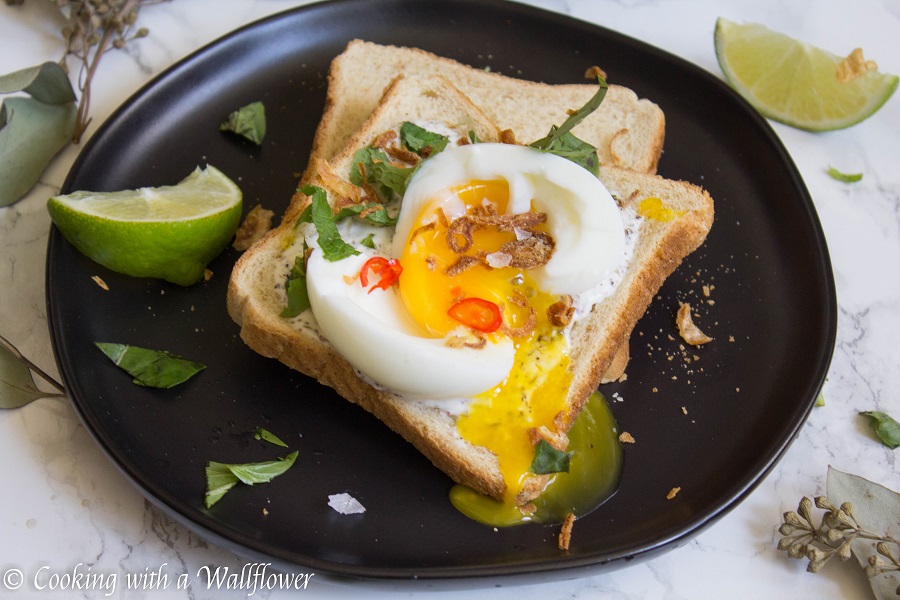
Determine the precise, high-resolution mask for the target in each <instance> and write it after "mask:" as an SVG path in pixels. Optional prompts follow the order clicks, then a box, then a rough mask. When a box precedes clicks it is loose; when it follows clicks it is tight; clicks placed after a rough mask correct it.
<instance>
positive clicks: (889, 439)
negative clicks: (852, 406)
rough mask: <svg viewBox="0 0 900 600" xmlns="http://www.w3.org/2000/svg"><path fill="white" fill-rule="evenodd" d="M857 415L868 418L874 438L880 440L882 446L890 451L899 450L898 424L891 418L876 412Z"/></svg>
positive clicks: (899, 433) (899, 432)
mask: <svg viewBox="0 0 900 600" xmlns="http://www.w3.org/2000/svg"><path fill="white" fill-rule="evenodd" d="M859 414H861V415H863V416H866V417H869V419H870V421H869V424H870V425H871V426H872V431H873V432H875V436H876V437H878V439H879V440H881V443H882V444H884V445H885V446H887V447H888V448H890V449H892V450H895V449H897V448H900V423H898V422H897V421H896V420H895V419H894V418H893V417H891V416H890V415H889V414H887V413H883V412H880V411H877V410H873V411H868V412H861V413H859Z"/></svg>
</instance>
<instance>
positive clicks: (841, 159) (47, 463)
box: [0, 0, 900, 599]
mask: <svg viewBox="0 0 900 600" xmlns="http://www.w3.org/2000/svg"><path fill="white" fill-rule="evenodd" d="M302 3H303V2H299V1H292V0H218V1H217V2H215V3H213V2H203V1H201V0H176V1H174V2H171V3H168V4H161V5H156V6H152V7H149V8H146V9H145V10H144V11H143V13H142V14H141V22H142V23H143V24H144V25H146V26H148V27H149V28H150V30H151V35H150V37H148V38H146V39H144V40H142V41H140V42H139V43H137V44H134V45H133V46H132V47H131V48H130V49H129V50H128V51H127V52H117V53H112V54H110V55H109V56H107V57H106V58H104V61H103V64H102V66H101V69H100V72H99V74H98V76H97V78H96V83H95V85H96V88H95V89H96V91H95V96H94V98H95V100H94V103H93V110H92V112H93V115H94V119H95V121H94V123H95V125H94V126H92V127H91V129H90V130H89V133H92V132H93V131H95V130H96V124H98V123H100V122H102V121H103V120H104V119H105V118H106V117H107V116H108V115H109V114H110V112H111V111H112V110H113V109H114V108H115V107H116V106H117V105H118V104H119V103H121V102H122V101H123V100H125V99H126V98H127V97H128V96H129V95H130V94H131V93H132V92H134V91H135V90H136V89H137V88H138V87H139V86H140V85H142V84H143V83H144V82H146V81H147V80H149V79H150V78H151V77H152V76H154V75H156V74H158V73H159V72H160V71H162V70H164V69H165V68H166V67H168V66H169V65H171V64H172V63H173V62H174V61H176V60H178V59H179V58H181V57H183V56H184V55H186V54H187V53H189V52H191V51H192V50H194V49H196V48H198V47H199V46H201V45H203V44H205V43H207V42H209V41H211V40H213V39H215V38H217V37H218V36H220V35H222V34H225V33H227V32H228V31H229V30H231V29H233V28H235V27H238V26H240V25H242V24H245V23H248V22H250V21H252V20H255V19H257V18H260V17H263V16H265V15H267V14H271V13H274V12H278V11H281V10H284V9H287V8H289V7H292V6H295V5H298V4H302ZM529 3H530V4H533V5H536V6H541V7H544V8H547V9H549V10H552V11H558V12H562V13H567V14H571V15H573V16H576V17H578V18H581V19H585V20H588V21H593V22H596V23H599V24H602V25H605V26H607V27H611V28H613V29H617V30H619V31H622V32H623V33H626V34H628V35H631V36H634V37H636V38H639V39H642V40H644V41H646V42H649V43H651V44H653V45H656V46H659V47H662V48H664V49H666V50H669V51H671V52H673V53H675V54H677V55H679V56H682V57H684V58H686V59H687V60H689V61H692V62H694V63H696V64H698V65H699V66H701V67H703V68H705V69H707V70H709V71H710V72H712V73H715V74H716V75H719V76H720V73H719V69H718V66H717V63H716V59H715V55H714V52H713V45H712V31H713V26H714V23H715V20H716V18H717V17H718V16H725V17H728V18H731V19H732V20H737V21H755V22H762V23H766V24H768V25H770V26H771V27H773V28H776V29H780V30H782V31H784V32H786V33H789V34H792V35H794V36H796V37H800V38H803V39H805V40H807V41H809V42H812V43H814V44H817V45H820V46H824V47H827V48H829V49H831V50H833V51H835V52H849V51H850V50H851V49H853V48H854V47H856V46H863V48H864V49H865V51H866V56H867V57H868V58H874V59H876V60H877V61H878V63H879V65H880V67H881V70H883V71H887V72H891V73H900V2H898V0H856V1H854V2H849V1H846V0H845V1H838V0H797V1H793V2H784V1H783V0H618V1H615V0H529ZM54 11H55V9H54V8H53V7H52V6H50V4H49V3H47V2H42V1H40V0H29V1H28V2H26V3H25V4H24V6H21V7H9V6H6V5H5V3H4V4H3V5H0V73H6V72H10V71H12V70H15V69H17V68H23V67H27V66H31V65H34V64H38V63H40V62H41V61H45V60H55V59H57V58H58V56H59V51H60V48H61V43H60V41H59V39H58V38H57V29H58V25H57V24H55V23H56V22H55V21H54V20H53V16H54ZM775 130H776V132H777V133H778V135H779V136H780V137H781V139H782V140H783V142H784V143H785V145H786V146H787V148H788V150H789V152H790V153H791V155H792V157H793V158H794V160H795V161H796V163H797V165H798V167H799V169H800V171H801V173H802V175H803V177H804V179H805V182H806V184H807V186H808V188H809V190H810V192H811V194H812V197H813V198H814V201H815V204H816V208H817V210H818V213H819V216H820V218H821V221H822V225H823V227H824V230H825V233H826V236H827V240H828V244H829V249H830V252H831V258H832V262H833V266H834V273H835V279H836V282H837V292H838V300H839V304H840V313H839V327H838V340H837V349H836V353H835V356H834V360H833V363H832V366H831V371H830V374H829V378H828V381H827V383H826V386H825V389H824V394H825V398H826V400H827V406H825V407H824V408H818V409H816V410H814V411H813V414H812V416H811V417H810V419H809V421H808V423H807V424H806V425H805V426H804V427H803V430H802V432H801V433H800V435H799V437H798V439H797V440H796V442H795V443H794V444H793V445H792V446H791V448H790V450H789V451H788V453H787V455H786V456H785V457H784V459H783V460H782V461H781V462H780V464H779V465H778V466H777V467H776V468H775V469H774V471H773V472H772V473H771V474H770V475H769V476H768V477H767V478H766V479H765V480H764V481H763V482H762V483H761V485H760V486H759V487H758V488H757V489H756V490H755V491H754V492H753V493H752V494H751V495H750V496H749V498H747V500H746V501H745V502H743V503H742V504H741V505H740V506H738V507H737V508H736V509H734V510H733V511H732V512H730V513H729V514H728V515H726V516H725V517H724V518H722V519H721V520H720V521H718V522H717V523H716V524H715V525H713V526H712V527H711V528H709V529H708V530H706V531H705V532H704V533H702V534H701V535H700V536H699V537H697V538H696V539H695V540H693V541H691V542H690V543H688V544H687V545H685V546H684V547H682V548H679V549H677V550H675V551H672V552H670V553H668V554H665V555H663V556H661V557H659V558H657V559H655V560H652V561H649V562H645V563H642V564H638V565H634V566H630V567H628V568H623V569H620V570H617V571H614V572H612V573H609V574H604V575H600V576H595V577H590V578H584V579H579V580H575V581H569V582H563V583H552V584H537V585H529V586H524V587H501V588H488V589H485V590H482V591H480V592H479V593H478V596H479V597H482V598H494V599H507V598H517V599H526V598H542V599H547V598H560V599H561V598H594V597H600V596H602V597H608V598H620V599H626V598H628V599H639V598H640V599H643V598H686V599H700V598H720V597H728V598H760V597H766V598H773V599H774V598H823V599H824V598H867V597H869V596H870V591H869V588H868V584H867V582H866V581H865V578H864V577H863V575H862V573H861V571H860V570H859V569H858V568H857V567H856V566H855V565H853V564H850V563H847V564H833V565H830V566H829V567H828V568H826V569H825V571H824V572H822V573H820V574H818V575H810V574H807V573H805V572H804V566H805V565H804V564H803V563H801V562H799V561H792V560H788V559H786V558H785V557H784V555H783V554H780V553H778V552H776V551H775V549H774V546H775V542H776V540H777V537H778V536H777V533H776V531H775V530H776V528H777V526H778V524H779V519H780V515H781V513H782V512H783V511H785V510H789V509H794V508H795V506H796V503H797V501H798V500H799V499H800V497H801V496H803V495H815V494H820V493H823V491H824V476H825V473H826V469H827V467H828V465H829V464H832V465H834V466H835V467H837V468H839V469H841V470H844V471H849V472H852V473H856V474H859V475H862V476H865V477H868V478H870V479H873V480H876V481H879V482H881V483H883V484H884V485H887V486H888V487H891V488H892V489H895V490H900V469H898V464H897V457H898V455H897V451H891V450H889V449H887V448H885V447H883V446H881V445H879V444H877V443H876V442H874V441H873V440H872V438H871V437H870V436H869V435H868V434H867V432H866V428H865V424H864V423H863V422H862V421H861V419H860V418H859V417H857V412H858V411H861V410H876V409H880V410H885V411H888V412H893V413H894V414H895V415H897V414H900V393H898V390H900V344H898V340H900V168H898V167H897V165H898V164H900V163H898V160H900V159H898V157H900V97H894V98H893V99H892V100H891V101H890V102H889V103H888V104H887V105H886V106H885V107H884V108H883V109H882V110H881V111H880V112H879V113H878V114H877V115H876V116H875V117H873V118H871V119H870V120H868V121H866V122H864V123H862V124H860V125H858V126H856V127H853V128H851V129H848V130H844V131H840V132H834V133H828V134H820V135H816V134H810V133H804V132H801V131H797V130H793V129H791V128H788V127H784V126H780V125H777V124H776V125H775ZM77 152H78V148H74V147H70V148H69V149H67V150H66V151H64V152H63V153H61V154H60V155H59V156H58V157H57V158H56V160H55V161H54V162H53V163H52V165H51V166H50V168H49V169H48V170H47V171H46V173H45V174H44V177H43V178H42V180H41V182H40V184H39V185H38V186H37V187H36V188H35V189H34V190H33V192H32V193H31V194H30V195H29V196H28V197H27V198H26V199H24V200H23V201H21V202H19V203H18V204H16V205H14V206H12V207H9V208H2V209H0V307H2V309H0V334H2V335H3V336H4V337H6V338H7V339H9V340H10V341H12V342H13V343H14V344H15V345H16V346H17V347H18V348H19V349H20V350H21V351H22V352H24V353H25V354H26V355H28V356H29V357H31V358H32V359H33V360H34V361H35V362H36V363H38V364H39V365H40V366H41V367H43V368H44V369H46V370H47V371H48V372H50V373H54V374H55V372H56V369H55V365H54V363H53V358H52V354H51V349H50V342H49V338H48V332H47V322H46V318H47V315H46V309H45V305H44V277H43V272H44V259H45V254H46V245H47V234H48V230H49V227H50V219H49V217H48V215H47V212H46V210H45V208H44V203H45V201H46V198H47V196H49V195H50V194H52V193H53V192H55V191H57V190H58V189H59V187H60V185H61V184H62V182H63V179H64V177H65V175H66V173H67V171H68V169H69V168H70V166H71V164H72V161H73V160H74V158H75V156H76V154H77ZM827 165H835V166H836V167H839V168H841V169H842V170H844V171H848V172H856V171H861V172H863V173H864V174H865V175H864V178H863V180H862V181H861V182H859V183H857V184H853V185H847V184H843V183H839V182H837V181H834V180H833V179H830V178H829V177H828V176H827V175H826V174H825V173H824V168H825V167H826V166H827ZM0 456H2V459H0V481H2V482H3V483H2V492H0V572H2V573H4V574H5V573H7V571H8V570H9V569H20V570H21V571H22V573H23V574H24V575H25V578H26V582H25V585H24V586H23V587H22V588H21V589H20V590H19V595H22V596H26V597H34V598H40V597H43V596H45V595H48V594H49V596H50V597H60V598H63V597H66V598H67V597H82V596H86V597H98V598H99V597H103V596H104V595H105V594H106V591H105V590H102V589H101V590H94V591H92V592H87V593H82V592H81V591H76V590H69V591H56V592H50V591H47V590H44V591H39V590H36V589H34V586H33V585H32V580H33V577H34V575H35V574H36V573H37V572H38V571H39V570H40V569H41V568H42V567H44V568H45V569H44V571H43V572H44V573H61V574H62V573H66V572H69V573H71V572H72V570H73V569H75V568H76V565H78V564H79V563H83V566H82V567H80V568H81V569H82V570H86V569H87V566H88V565H89V566H90V567H91V569H92V571H93V572H94V573H114V572H117V573H119V577H120V583H119V586H118V589H117V590H116V594H115V596H116V597H127V598H144V597H148V598H149V597H156V596H157V595H163V596H164V597H171V598H207V597H245V596H247V593H248V592H247V590H242V591H231V592H225V591H220V592H219V593H213V592H210V591H207V590H206V589H205V586H202V585H199V584H196V583H195V584H194V585H193V586H192V587H191V588H190V589H188V590H175V589H173V588H174V587H175V586H174V585H171V586H170V589H169V590H168V591H167V592H165V593H162V594H161V593H149V592H141V591H125V590H124V589H122V588H123V587H124V585H123V582H122V581H121V578H124V574H125V573H140V572H145V571H148V570H150V571H152V570H156V569H158V568H160V567H161V566H163V565H164V564H165V565H167V566H166V567H165V569H166V570H167V572H169V573H172V574H177V573H196V572H197V571H198V569H199V568H201V567H202V566H203V565H210V566H213V567H214V566H228V567H230V568H232V569H234V568H240V567H241V566H243V565H244V563H245V561H244V560H243V559H241V558H238V557H236V556H234V555H232V554H230V553H229V552H226V551H224V550H222V549H220V548H217V547H215V546H213V545H211V544H209V543H207V542H206V541H204V540H203V539H201V538H199V537H197V536H196V535H195V534H193V533H191V532H189V531H188V530H186V529H185V528H183V527H182V526H180V525H177V524H175V523H173V522H172V521H170V520H169V519H167V518H166V517H165V516H163V515H162V514H161V513H160V512H159V511H157V510H156V509H154V508H152V507H151V506H150V505H149V504H148V503H147V502H145V501H144V499H143V498H142V497H141V495H140V494H139V493H138V492H137V491H136V490H135V489H134V488H132V487H131V485H130V484H129V483H127V482H126V481H125V480H124V479H123V477H122V476H121V475H120V474H119V472H118V471H117V469H116V468H115V467H114V466H113V465H112V464H111V463H110V462H109V461H108V460H107V459H106V458H105V457H104V455H103V454H102V453H101V452H100V450H99V449H98V447H97V446H96V445H95V443H94V442H93V440H92V439H91V438H90V436H89V435H88V433H87V432H86V431H85V428H84V427H83V425H82V424H81V422H80V421H79V419H78V417H77V416H76V414H75V413H74V411H73V409H72V407H71V406H70V405H69V403H68V402H67V401H64V400H55V399H45V400H40V401H38V402H35V403H34V404H32V405H30V406H28V407H25V408H23V409H20V410H15V411H4V412H0ZM173 576H174V575H173ZM6 591H7V590H6V588H5V586H4V585H3V584H2V583H0V596H3V595H4V593H6ZM298 593H299V592H298ZM302 593H303V594H306V595H308V596H309V597H316V598H351V597H354V598H355V597H360V596H364V597H387V596H400V597H420V596H421V597H428V598H430V599H437V598H456V597H463V594H464V592H452V591H428V590H426V589H424V588H420V589H417V588H403V589H402V590H401V591H390V590H387V589H385V588H375V587H372V586H366V585H356V586H353V587H348V586H346V585H341V584H335V583H332V582H326V581H325V579H324V578H319V579H315V578H314V579H313V580H312V581H311V582H310V585H309V586H308V588H307V589H306V590H305V591H304V592H302ZM470 593H471V592H468V593H466V594H467V595H468V594H470ZM257 594H258V595H259V596H261V597H285V596H287V593H286V592H271V593H268V592H267V593H263V592H257ZM19 595H17V596H16V597H19Z"/></svg>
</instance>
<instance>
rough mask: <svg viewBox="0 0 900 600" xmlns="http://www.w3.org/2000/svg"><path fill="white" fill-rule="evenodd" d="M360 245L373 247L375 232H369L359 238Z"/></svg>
mask: <svg viewBox="0 0 900 600" xmlns="http://www.w3.org/2000/svg"><path fill="white" fill-rule="evenodd" d="M359 243H360V245H362V246H365V247H366V248H372V249H373V250H374V249H375V234H374V233H370V234H369V235H367V236H366V237H364V238H363V239H361V240H359Z"/></svg>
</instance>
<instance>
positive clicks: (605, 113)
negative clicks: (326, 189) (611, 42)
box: [310, 40, 665, 173]
mask: <svg viewBox="0 0 900 600" xmlns="http://www.w3.org/2000/svg"><path fill="white" fill-rule="evenodd" d="M587 66H590V65H586V67H587ZM601 66H602V65H601ZM398 75H404V76H408V77H414V76H429V75H440V76H441V77H444V78H445V79H447V80H448V81H450V82H451V83H452V84H453V85H454V86H455V87H457V88H458V89H459V90H460V91H461V92H463V93H464V94H465V95H466V96H468V97H469V99H470V100H471V101H472V102H473V103H474V104H476V105H477V106H478V107H480V108H481V109H482V110H483V111H484V113H485V114H486V115H487V117H488V119H490V120H491V121H492V122H494V123H495V124H496V125H497V126H498V127H499V128H500V129H501V130H503V129H510V130H512V131H513V132H515V134H516V137H517V139H518V140H519V141H520V142H524V143H529V142H533V141H535V140H537V139H540V138H542V137H543V136H545V135H546V134H547V132H548V131H549V130H550V127H551V126H552V125H559V124H560V123H562V122H563V121H564V120H565V119H566V117H567V116H568V115H567V112H566V111H567V110H570V109H577V108H579V107H580V106H582V105H583V104H584V103H585V102H586V101H587V100H588V98H590V97H591V96H592V95H593V94H594V93H595V92H596V91H597V86H596V82H594V83H593V84H588V83H584V84H566V85H549V84H544V83H536V82H532V81H525V80H522V79H517V78H513V77H508V76H505V75H501V74H499V73H494V72H489V71H486V70H483V69H476V68H473V67H470V66H468V65H464V64H462V63H459V62H457V61H454V60H451V59H448V58H444V57H440V56H436V55H434V54H431V53H429V52H425V51H424V50H420V49H417V48H404V47H398V46H385V45H380V44H375V43H372V42H366V41H361V40H353V41H351V42H350V43H349V44H348V45H347V47H346V49H345V50H344V52H343V53H341V54H340V55H339V56H338V57H337V58H335V60H334V61H333V62H332V65H331V70H330V71H329V74H328V96H327V99H326V107H325V112H324V115H323V116H322V121H321V123H320V125H319V128H318V130H317V132H316V136H315V139H314V141H313V149H312V157H311V161H310V164H312V162H314V161H315V160H316V159H318V158H324V159H326V160H327V159H330V158H331V157H332V156H334V155H335V154H336V153H337V152H339V151H340V150H342V149H343V148H344V147H345V146H346V145H347V143H348V142H349V140H350V137H351V136H352V135H353V134H354V132H356V131H357V130H358V129H359V128H360V126H361V125H362V123H363V121H364V120H365V119H366V118H367V117H368V116H369V114H370V113H371V112H372V111H373V110H374V109H375V106H376V105H377V104H378V103H379V101H380V100H381V96H382V93H383V91H384V89H385V88H386V87H387V86H388V84H390V82H391V81H392V80H393V79H394V78H395V77H397V76H398ZM573 133H574V134H575V135H576V136H578V137H579V138H581V139H583V140H586V141H589V142H590V143H591V144H593V145H594V146H596V147H597V154H598V157H599V159H600V162H601V163H604V164H607V165H614V166H620V167H626V168H629V169H633V170H635V171H641V172H644V173H655V172H656V165H657V162H658V161H659V157H660V153H661V152H662V147H663V140H664V137H665V117H664V115H663V112H662V110H660V108H659V107H658V106H657V105H656V104H654V103H653V102H651V101H649V100H644V99H639V98H638V97H637V95H636V94H635V93H634V92H633V91H631V90H630V89H628V88H625V87H622V86H618V85H610V86H609V90H608V92H607V94H606V98H605V99H604V100H603V104H601V105H600V108H599V109H597V110H596V111H595V112H594V113H593V114H592V115H590V116H589V117H588V118H587V119H585V120H584V121H583V122H581V123H580V124H579V125H578V126H577V127H576V128H575V129H574V130H573Z"/></svg>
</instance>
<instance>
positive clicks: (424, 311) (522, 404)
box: [399, 180, 572, 507]
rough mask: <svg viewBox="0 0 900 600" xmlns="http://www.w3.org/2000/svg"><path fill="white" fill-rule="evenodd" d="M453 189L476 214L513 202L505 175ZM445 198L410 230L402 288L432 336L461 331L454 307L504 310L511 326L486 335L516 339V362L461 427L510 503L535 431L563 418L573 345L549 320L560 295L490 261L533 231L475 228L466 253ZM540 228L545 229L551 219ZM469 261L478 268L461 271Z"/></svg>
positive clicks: (472, 406) (524, 473)
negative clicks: (479, 302) (497, 475)
mask: <svg viewBox="0 0 900 600" xmlns="http://www.w3.org/2000/svg"><path fill="white" fill-rule="evenodd" d="M447 193H449V194H451V195H452V196H454V197H455V198H458V199H459V200H461V201H462V204H463V205H464V207H465V211H466V214H468V215H473V214H475V215H477V214H483V213H484V212H493V213H495V214H499V215H502V214H504V213H505V211H506V207H507V204H508V202H509V187H508V184H507V183H506V181H504V180H488V181H482V180H476V181H470V182H468V183H466V184H464V185H460V186H456V187H454V188H451V189H450V190H447ZM444 201H446V197H441V198H436V199H434V200H432V201H431V202H429V203H426V204H425V206H424V208H423V209H422V211H421V213H420V214H419V215H418V216H417V218H416V222H415V224H414V225H413V227H412V228H411V230H410V235H409V240H407V243H406V245H405V248H404V252H403V255H402V256H401V258H400V262H401V264H402V265H403V273H402V275H401V276H400V281H399V293H400V296H401V298H402V299H403V302H404V304H405V306H406V308H407V310H408V312H409V314H410V315H411V316H412V318H413V320H414V321H415V322H416V323H418V324H419V325H420V326H421V327H422V329H423V331H424V333H425V334H426V335H429V336H433V337H444V336H446V335H448V334H451V333H452V332H454V331H456V330H458V328H459V327H460V322H459V321H458V320H456V319H454V318H453V317H452V316H451V315H450V314H448V311H449V309H450V307H452V306H453V305H454V304H456V303H458V302H459V301H460V300H461V299H466V298H480V299H484V300H488V301H490V302H492V303H494V304H496V305H497V306H499V307H500V310H501V314H502V319H503V324H504V326H505V327H504V328H501V329H500V330H498V331H497V332H495V333H490V334H487V335H509V336H510V337H511V338H512V339H513V342H514V344H515V347H516V355H515V361H514V366H513V368H512V369H511V371H510V373H509V375H508V376H507V377H506V378H505V380H504V381H503V382H501V383H500V384H499V385H497V386H495V387H494V388H493V389H489V390H486V391H485V392H483V393H482V394H479V395H478V396H476V397H475V398H474V399H473V401H472V403H471V404H470V409H469V411H468V412H467V413H466V414H465V415H463V416H461V417H460V418H459V420H458V423H457V429H458V431H459V433H460V435H461V436H462V437H463V438H464V439H466V440H468V441H469V442H471V443H472V444H475V445H478V446H484V447H486V448H489V449H490V450H491V451H493V452H494V453H495V454H496V455H497V458H498V460H499V463H500V470H501V472H502V474H503V477H504V481H505V482H506V486H507V488H506V494H505V497H504V504H506V505H508V506H510V507H514V506H515V499H516V495H517V494H518V492H519V491H520V489H521V486H522V483H523V481H524V478H525V477H527V476H528V474H529V468H530V465H531V462H532V460H533V458H534V444H533V442H532V437H531V436H530V435H529V430H531V429H537V428H540V427H542V426H543V427H546V428H547V429H548V430H550V431H551V432H554V431H556V425H555V422H556V420H557V416H558V415H560V413H562V412H563V411H565V410H566V408H567V405H566V398H567V395H568V390H569V386H570V384H571V380H572V375H571V373H570V371H569V356H568V341H567V339H566V337H565V336H564V335H563V333H562V332H561V330H560V328H559V327H555V326H554V325H552V324H551V323H550V320H549V318H548V308H549V307H550V306H551V305H553V304H554V303H556V302H558V301H559V300H560V298H559V297H557V296H553V295H551V294H547V293H545V292H542V291H541V290H539V289H538V288H537V286H536V285H535V283H534V280H533V279H532V278H531V276H530V275H529V273H528V271H527V270H522V269H519V268H515V267H511V266H502V263H503V261H502V260H501V261H499V264H500V265H501V266H491V264H490V259H491V255H492V254H494V253H497V252H498V250H499V249H500V248H501V246H503V244H505V243H507V242H512V241H515V240H516V239H517V236H522V235H526V236H527V235H528V234H527V233H525V234H523V232H516V231H501V230H498V229H495V228H490V227H486V228H479V229H475V230H474V231H472V232H471V242H472V243H471V245H470V246H468V248H467V249H466V251H465V252H464V253H460V252H459V251H458V248H457V249H454V248H452V247H451V243H449V242H448V229H449V227H450V224H451V223H452V221H453V218H452V217H450V216H447V215H445V214H443V212H442V208H441V204H442V202H444ZM456 205H457V207H458V206H459V203H456ZM457 216H459V215H457ZM534 231H544V232H546V230H545V229H544V226H543V225H538V226H536V227H535V228H534ZM486 257H487V263H488V264H486ZM469 262H471V263H474V264H472V265H471V266H467V267H466V268H459V267H460V266H462V265H463V263H469ZM494 264H497V263H494Z"/></svg>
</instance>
